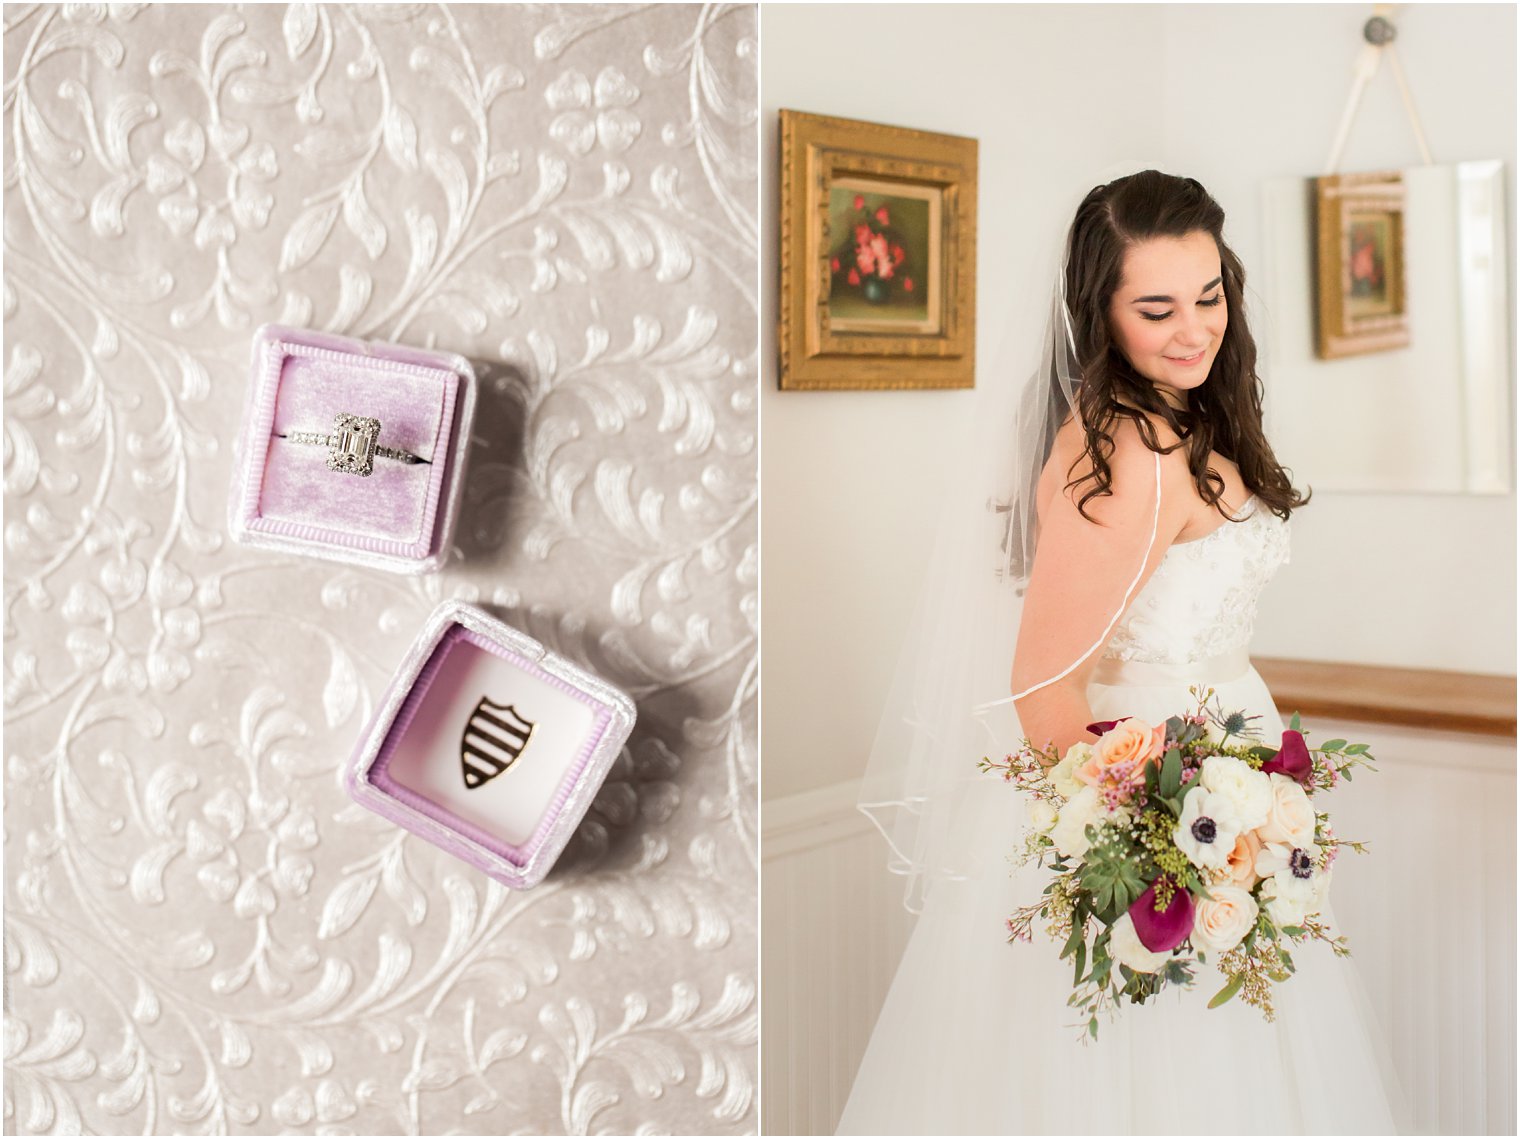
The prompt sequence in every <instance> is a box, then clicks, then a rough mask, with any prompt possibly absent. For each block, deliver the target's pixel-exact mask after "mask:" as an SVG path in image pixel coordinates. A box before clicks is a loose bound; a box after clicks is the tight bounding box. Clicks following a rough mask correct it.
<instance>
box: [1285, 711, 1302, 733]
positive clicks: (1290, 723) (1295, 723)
mask: <svg viewBox="0 0 1520 1139" xmlns="http://www.w3.org/2000/svg"><path fill="white" fill-rule="evenodd" d="M1288 727H1290V728H1292V729H1293V730H1294V731H1295V732H1297V731H1302V730H1303V729H1302V728H1300V727H1299V719H1298V713H1297V712H1294V713H1293V719H1292V720H1290V721H1288Z"/></svg>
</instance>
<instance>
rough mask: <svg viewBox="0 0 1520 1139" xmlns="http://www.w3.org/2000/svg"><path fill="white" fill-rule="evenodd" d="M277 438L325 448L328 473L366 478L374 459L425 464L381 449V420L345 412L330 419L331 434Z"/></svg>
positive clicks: (409, 455) (406, 453)
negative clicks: (331, 423)
mask: <svg viewBox="0 0 1520 1139" xmlns="http://www.w3.org/2000/svg"><path fill="white" fill-rule="evenodd" d="M277 438H280V439H284V440H286V441H288V442H291V443H301V444H304V445H306V446H309V447H326V448H327V469H328V470H330V471H338V472H341V473H342V474H348V475H358V476H359V477H360V478H367V477H369V475H370V474H372V473H373V472H374V469H375V460H376V459H377V458H378V459H390V460H391V461H392V462H396V463H407V464H412V463H426V462H427V460H426V459H424V458H423V457H422V456H420V455H414V454H412V453H411V452H410V451H403V450H401V449H400V448H399V447H382V446H380V421H379V420H378V419H373V418H370V417H368V416H363V415H353V414H351V413H349V412H347V411H340V412H339V413H338V414H337V415H336V416H334V417H333V429H332V432H331V434H326V433H323V432H320V431H292V432H290V433H289V434H286V435H280V436H277Z"/></svg>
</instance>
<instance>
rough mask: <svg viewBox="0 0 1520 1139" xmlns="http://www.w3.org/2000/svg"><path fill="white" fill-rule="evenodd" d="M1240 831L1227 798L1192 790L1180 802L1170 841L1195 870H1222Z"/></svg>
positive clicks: (1202, 789) (1238, 822)
mask: <svg viewBox="0 0 1520 1139" xmlns="http://www.w3.org/2000/svg"><path fill="white" fill-rule="evenodd" d="M1243 829H1244V828H1243V827H1242V826H1241V825H1240V820H1239V818H1237V817H1236V815H1235V807H1234V804H1232V803H1231V802H1230V799H1229V797H1228V796H1226V795H1224V794H1222V793H1220V792H1217V791H1210V790H1209V789H1208V788H1207V787H1194V788H1192V789H1191V790H1190V791H1188V793H1187V795H1186V797H1184V798H1183V800H1182V818H1180V819H1178V820H1177V827H1176V829H1175V830H1174V831H1173V832H1172V841H1173V842H1175V843H1176V844H1177V849H1178V850H1180V851H1182V853H1183V854H1185V855H1187V858H1188V861H1189V862H1191V863H1192V864H1193V865H1194V866H1198V867H1201V868H1205V869H1209V870H1224V869H1227V868H1228V867H1229V864H1230V852H1231V851H1233V850H1234V849H1235V840H1236V839H1237V838H1239V837H1240V832H1241V831H1242V830H1243Z"/></svg>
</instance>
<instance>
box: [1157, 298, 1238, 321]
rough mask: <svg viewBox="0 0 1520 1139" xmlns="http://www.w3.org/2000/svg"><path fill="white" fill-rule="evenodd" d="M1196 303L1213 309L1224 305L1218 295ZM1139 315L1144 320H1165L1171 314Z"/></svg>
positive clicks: (1222, 299)
mask: <svg viewBox="0 0 1520 1139" xmlns="http://www.w3.org/2000/svg"><path fill="white" fill-rule="evenodd" d="M1198 303H1199V304H1200V305H1202V306H1203V307H1204V308H1215V307H1217V306H1218V305H1221V304H1223V303H1224V294H1223V293H1220V294H1219V295H1218V296H1216V297H1214V298H1213V299H1212V300H1207V301H1199V302H1198ZM1140 315H1141V316H1143V317H1145V319H1146V320H1165V319H1166V318H1167V317H1169V316H1171V315H1172V314H1171V313H1170V312H1142V313H1141V314H1140Z"/></svg>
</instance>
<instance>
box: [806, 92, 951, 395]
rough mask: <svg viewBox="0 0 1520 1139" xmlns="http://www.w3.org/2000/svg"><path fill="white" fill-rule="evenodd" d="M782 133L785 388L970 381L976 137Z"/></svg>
mask: <svg viewBox="0 0 1520 1139" xmlns="http://www.w3.org/2000/svg"><path fill="white" fill-rule="evenodd" d="M780 125H781V227H780V230H781V232H780V236H781V266H780V289H781V297H780V310H779V315H778V320H777V340H778V355H779V365H780V366H779V373H778V374H779V382H780V386H781V388H782V389H783V390H787V391H797V390H814V391H817V390H836V391H837V390H883V389H909V388H924V389H943V388H969V387H973V386H975V382H976V177H977V141H976V139H974V138H962V137H960V136H958V135H949V134H935V133H932V132H929V131H919V130H909V129H907V128H905V127H894V126H886V125H883V124H881V123H869V122H861V121H859V120H855V119H841V118H834V117H831V116H827V115H813V114H808V113H806V112H803V111H791V110H783V111H782V112H781V124H780Z"/></svg>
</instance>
